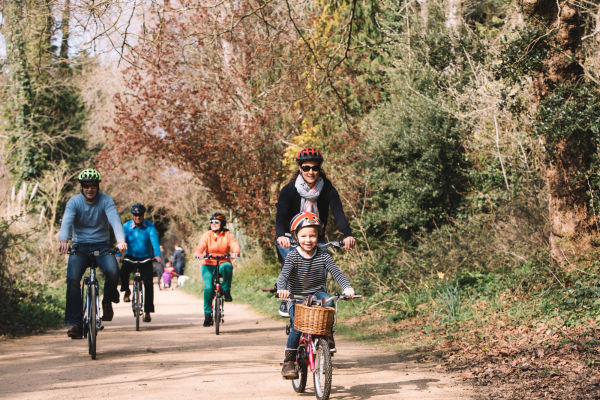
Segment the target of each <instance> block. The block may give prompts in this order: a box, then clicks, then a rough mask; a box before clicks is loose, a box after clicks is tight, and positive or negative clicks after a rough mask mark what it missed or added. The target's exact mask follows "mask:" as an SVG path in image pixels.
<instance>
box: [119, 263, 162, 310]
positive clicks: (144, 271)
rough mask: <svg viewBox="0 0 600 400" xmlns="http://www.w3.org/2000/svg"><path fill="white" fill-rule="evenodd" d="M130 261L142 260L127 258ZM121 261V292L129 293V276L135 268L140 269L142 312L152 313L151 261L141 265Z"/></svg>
mask: <svg viewBox="0 0 600 400" xmlns="http://www.w3.org/2000/svg"><path fill="white" fill-rule="evenodd" d="M127 258H130V259H131V260H134V261H138V260H143V259H144V258H136V257H131V256H127ZM127 258H124V259H123V264H122V266H121V292H129V293H131V291H130V290H129V274H131V273H132V272H135V269H136V267H138V268H139V269H140V273H141V275H142V282H143V283H144V312H147V313H148V312H154V287H153V286H152V275H153V272H154V263H153V262H152V260H150V261H148V262H146V263H143V264H132V263H130V262H127Z"/></svg>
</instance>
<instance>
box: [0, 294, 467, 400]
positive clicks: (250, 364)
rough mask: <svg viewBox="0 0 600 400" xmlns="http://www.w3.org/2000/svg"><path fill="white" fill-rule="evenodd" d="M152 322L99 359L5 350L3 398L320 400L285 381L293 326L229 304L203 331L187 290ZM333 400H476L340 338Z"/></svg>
mask: <svg viewBox="0 0 600 400" xmlns="http://www.w3.org/2000/svg"><path fill="white" fill-rule="evenodd" d="M155 303H156V310H157V313H155V314H152V317H153V319H152V322H151V323H144V324H143V325H142V330H141V331H140V332H136V331H135V326H134V320H133V316H132V315H131V307H130V303H120V304H117V305H116V306H115V318H114V319H113V321H112V322H105V323H104V324H105V329H104V330H103V331H101V332H100V333H99V335H98V359H97V360H91V359H90V357H89V355H88V353H87V341H86V340H72V339H69V338H68V337H67V336H66V334H65V332H64V330H63V329H61V330H57V331H51V332H49V333H46V334H44V335H36V336H31V337H26V338H19V339H13V340H3V341H0V398H5V399H15V400H16V399H27V400H32V399H60V400H64V399H134V398H142V397H143V398H144V399H150V400H151V399H161V400H165V399H167V400H186V399H201V398H209V396H210V398H211V399H224V400H232V399H261V400H266V399H278V400H286V399H300V398H304V399H311V398H313V399H314V398H315V397H314V391H313V383H312V377H309V382H308V385H307V393H306V394H304V395H299V394H296V393H295V392H294V391H293V389H292V385H291V383H290V382H289V381H284V380H283V379H281V377H280V375H279V371H280V369H281V367H280V364H279V363H280V361H281V359H282V353H283V347H284V344H285V332H284V329H283V328H284V326H285V321H284V320H283V319H282V320H272V319H269V318H266V317H263V316H260V315H258V314H256V313H254V312H252V311H251V310H250V309H249V307H248V306H246V305H243V304H236V303H226V307H225V321H226V322H225V324H224V325H222V330H221V334H220V335H219V336H216V335H215V333H214V328H204V327H202V321H203V317H201V314H202V301H201V299H197V298H195V297H193V296H190V295H187V294H186V293H184V292H183V291H181V290H174V291H170V290H169V291H160V292H157V293H156V299H155ZM336 344H337V348H338V354H336V355H335V357H334V358H333V362H334V364H333V365H334V375H333V388H332V392H333V394H332V396H331V398H332V399H346V400H362V399H403V400H409V399H432V400H433V399H444V400H450V399H469V398H471V397H472V391H471V390H470V389H469V388H468V387H466V385H463V384H462V383H461V382H460V380H458V379H455V378H452V377H450V376H447V375H444V374H441V373H439V372H436V370H435V369H434V366H427V365H423V364H418V363H416V362H415V361H413V360H407V359H403V358H401V357H400V356H398V355H396V354H394V353H390V352H386V351H382V350H380V349H378V348H376V347H373V346H367V345H363V344H360V343H356V342H353V341H349V340H344V338H336Z"/></svg>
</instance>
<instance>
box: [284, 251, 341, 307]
mask: <svg viewBox="0 0 600 400" xmlns="http://www.w3.org/2000/svg"><path fill="white" fill-rule="evenodd" d="M327 273H330V274H331V276H333V279H335V281H336V282H337V283H338V285H340V287H341V288H342V290H344V289H346V288H349V287H351V285H350V281H348V278H346V276H345V275H344V273H343V272H342V271H340V269H339V268H338V267H337V266H336V265H335V262H333V259H332V258H331V256H330V255H329V253H327V251H326V250H324V249H320V248H317V251H316V252H315V254H314V255H313V256H312V257H311V258H304V257H303V256H302V255H301V254H300V253H299V252H298V250H297V248H294V249H293V250H292V251H290V253H289V254H288V256H287V257H286V258H285V261H284V263H283V268H282V269H281V273H280V274H279V278H277V288H278V289H280V290H281V289H282V288H286V289H287V290H289V291H290V293H291V294H294V295H298V296H308V295H312V294H315V293H316V292H325V285H326V283H327Z"/></svg>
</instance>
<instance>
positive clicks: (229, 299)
mask: <svg viewBox="0 0 600 400" xmlns="http://www.w3.org/2000/svg"><path fill="white" fill-rule="evenodd" d="M223 296H224V297H225V301H233V299H232V298H231V291H230V290H228V291H226V292H224V293H223Z"/></svg>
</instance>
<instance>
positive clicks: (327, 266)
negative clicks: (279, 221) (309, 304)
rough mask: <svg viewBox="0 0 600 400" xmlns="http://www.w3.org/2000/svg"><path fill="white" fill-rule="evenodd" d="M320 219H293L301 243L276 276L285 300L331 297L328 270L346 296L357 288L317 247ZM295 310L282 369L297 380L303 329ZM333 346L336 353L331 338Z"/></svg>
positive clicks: (304, 214)
mask: <svg viewBox="0 0 600 400" xmlns="http://www.w3.org/2000/svg"><path fill="white" fill-rule="evenodd" d="M322 227H323V226H322V224H321V220H320V219H319V217H318V216H317V215H316V214H313V213H311V212H306V211H305V212H301V213H299V214H297V215H296V216H295V217H294V218H292V222H291V223H290V231H291V232H292V235H293V236H294V239H296V240H297V242H298V247H296V248H295V249H292V250H291V251H290V253H289V254H288V256H287V257H286V259H285V261H284V263H283V268H282V270H281V273H280V274H279V277H278V278H277V288H278V290H277V294H278V296H279V298H281V299H286V298H288V297H289V296H290V294H292V295H297V296H309V295H312V296H314V298H315V299H316V300H320V299H323V298H327V297H329V295H328V294H327V293H326V292H325V285H326V283H327V273H330V274H331V275H332V276H333V279H335V281H336V282H337V283H338V285H340V287H341V288H342V290H343V292H344V295H346V296H353V295H354V289H353V288H352V286H351V285H350V282H349V281H348V278H346V276H345V275H344V274H343V273H342V271H340V269H339V268H338V267H337V266H336V265H335V263H334V261H333V259H332V258H331V256H330V255H329V253H328V252H327V250H325V249H321V248H319V247H317V240H318V238H319V235H320V233H321V230H322ZM294 309H295V306H294V305H293V304H292V306H291V307H290V318H291V322H292V323H291V327H292V328H291V331H290V334H289V336H288V339H287V343H286V345H285V353H284V360H283V368H282V369H281V375H283V377H284V378H285V379H296V378H297V377H298V372H297V371H296V368H295V366H294V361H295V360H296V351H297V348H298V343H299V342H300V332H298V331H297V330H296V329H295V328H294ZM330 340H331V343H330V348H331V351H332V352H335V344H334V342H333V337H331V339H330Z"/></svg>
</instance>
